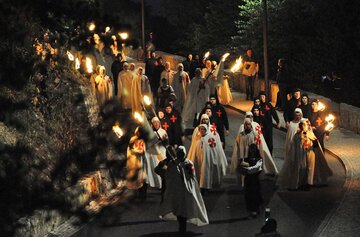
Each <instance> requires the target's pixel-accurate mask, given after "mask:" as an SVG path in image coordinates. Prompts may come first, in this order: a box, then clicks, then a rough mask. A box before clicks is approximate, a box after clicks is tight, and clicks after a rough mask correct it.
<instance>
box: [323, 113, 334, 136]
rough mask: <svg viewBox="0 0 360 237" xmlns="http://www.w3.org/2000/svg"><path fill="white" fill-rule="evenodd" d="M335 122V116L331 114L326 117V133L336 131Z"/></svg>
mask: <svg viewBox="0 0 360 237" xmlns="http://www.w3.org/2000/svg"><path fill="white" fill-rule="evenodd" d="M334 120H335V116H334V115H332V114H329V115H328V116H326V117H325V121H326V122H327V124H326V126H325V130H326V131H329V132H330V131H331V130H333V129H334V127H335V125H334V124H333V123H332V122H334Z"/></svg>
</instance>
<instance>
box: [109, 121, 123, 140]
mask: <svg viewBox="0 0 360 237" xmlns="http://www.w3.org/2000/svg"><path fill="white" fill-rule="evenodd" d="M112 130H113V132H114V133H115V134H116V136H117V137H118V138H121V137H122V136H123V135H124V132H123V130H122V129H121V128H120V126H119V124H118V123H116V124H115V125H114V126H113V127H112Z"/></svg>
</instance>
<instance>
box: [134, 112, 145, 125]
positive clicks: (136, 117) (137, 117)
mask: <svg viewBox="0 0 360 237" xmlns="http://www.w3.org/2000/svg"><path fill="white" fill-rule="evenodd" d="M134 118H135V119H136V120H137V121H139V122H140V123H142V122H144V119H143V117H142V116H141V115H140V113H139V112H137V111H135V112H134Z"/></svg>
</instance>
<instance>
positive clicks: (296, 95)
mask: <svg viewBox="0 0 360 237" xmlns="http://www.w3.org/2000/svg"><path fill="white" fill-rule="evenodd" d="M294 97H295V99H297V100H298V99H300V91H295V92H294Z"/></svg>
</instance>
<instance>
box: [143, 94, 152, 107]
mask: <svg viewBox="0 0 360 237" xmlns="http://www.w3.org/2000/svg"><path fill="white" fill-rule="evenodd" d="M144 102H145V104H146V105H148V106H149V105H151V99H150V97H149V96H147V95H144Z"/></svg>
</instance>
